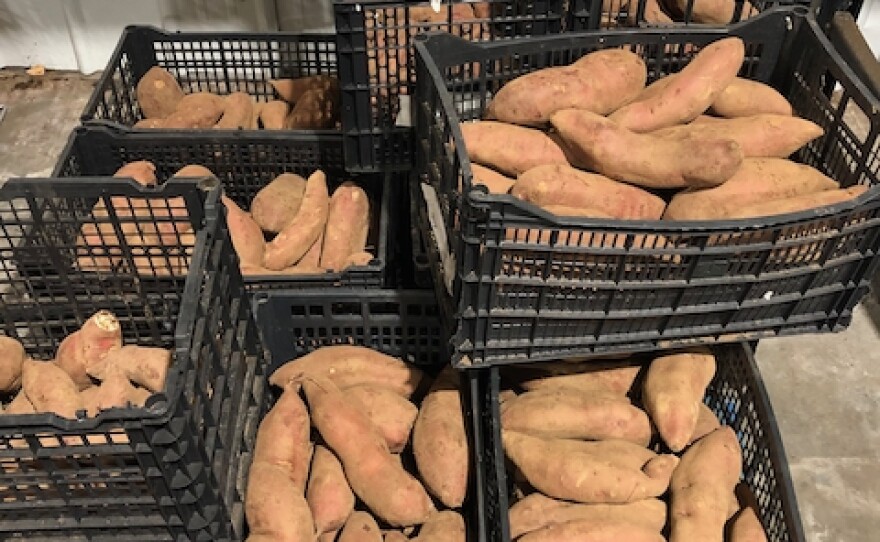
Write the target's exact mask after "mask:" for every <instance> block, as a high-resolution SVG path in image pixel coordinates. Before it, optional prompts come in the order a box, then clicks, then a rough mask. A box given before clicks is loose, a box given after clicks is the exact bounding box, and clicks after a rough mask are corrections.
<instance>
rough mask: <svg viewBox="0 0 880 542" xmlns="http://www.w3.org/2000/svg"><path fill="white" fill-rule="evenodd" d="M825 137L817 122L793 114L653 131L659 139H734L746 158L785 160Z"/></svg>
mask: <svg viewBox="0 0 880 542" xmlns="http://www.w3.org/2000/svg"><path fill="white" fill-rule="evenodd" d="M822 134H823V130H822V128H821V127H820V126H819V125H817V124H815V123H814V122H811V121H808V120H805V119H801V118H798V117H792V116H791V115H766V114H764V115H755V116H752V117H740V118H735V119H719V120H718V121H717V122H706V121H702V122H697V121H695V122H692V123H690V124H685V125H681V126H671V127H669V128H663V129H662V130H657V131H656V132H651V135H653V136H655V137H659V138H681V137H689V138H694V139H732V140H733V141H736V142H737V143H739V146H740V148H741V149H742V152H743V156H744V157H746V158H749V157H777V158H786V157H788V156H790V155H791V154H793V153H794V152H795V151H797V150H798V149H800V148H801V147H803V146H804V145H806V144H807V143H809V142H810V141H812V140H814V139H816V138H817V137H820V136H821V135H822Z"/></svg>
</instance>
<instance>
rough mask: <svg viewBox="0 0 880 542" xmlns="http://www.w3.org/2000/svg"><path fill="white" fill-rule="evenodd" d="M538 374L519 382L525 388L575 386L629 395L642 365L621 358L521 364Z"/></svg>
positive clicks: (523, 369)
mask: <svg viewBox="0 0 880 542" xmlns="http://www.w3.org/2000/svg"><path fill="white" fill-rule="evenodd" d="M517 369H520V370H522V371H525V372H534V373H538V376H536V377H532V378H528V379H527V380H524V381H522V382H520V387H522V388H523V389H525V390H529V391H531V390H541V389H554V388H574V389H576V390H583V391H594V390H605V391H609V392H612V393H618V394H620V395H626V394H627V393H629V391H630V389H631V388H632V386H633V382H635V380H636V377H637V376H638V374H639V371H641V365H622V364H621V363H620V362H619V361H612V362H602V361H589V362H583V363H567V362H562V363H541V364H530V365H526V366H522V365H521V366H518V367H517Z"/></svg>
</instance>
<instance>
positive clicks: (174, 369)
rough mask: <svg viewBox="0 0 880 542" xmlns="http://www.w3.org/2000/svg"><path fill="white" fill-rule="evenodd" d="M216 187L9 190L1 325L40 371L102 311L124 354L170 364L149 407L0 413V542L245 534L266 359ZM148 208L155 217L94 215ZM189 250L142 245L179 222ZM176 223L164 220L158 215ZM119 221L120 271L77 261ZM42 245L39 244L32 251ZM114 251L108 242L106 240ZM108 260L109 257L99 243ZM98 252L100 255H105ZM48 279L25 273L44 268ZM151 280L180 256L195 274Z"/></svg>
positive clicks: (1, 227)
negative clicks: (97, 228)
mask: <svg viewBox="0 0 880 542" xmlns="http://www.w3.org/2000/svg"><path fill="white" fill-rule="evenodd" d="M219 196H220V190H219V189H218V188H217V183H216V181H215V180H213V179H203V180H202V181H200V182H195V181H192V180H189V181H172V182H169V183H166V184H165V185H164V186H162V187H160V188H157V189H142V188H141V187H139V186H137V185H136V184H135V183H134V182H133V181H129V180H118V179H117V180H114V179H108V178H88V179H76V180H73V179H26V180H11V181H9V182H7V183H6V184H5V185H4V186H3V187H2V188H0V261H2V262H3V263H2V266H0V292H2V294H0V295H2V304H0V325H2V333H3V334H5V335H7V336H10V337H16V338H17V339H19V340H20V341H21V342H22V343H23V345H24V346H25V349H26V351H27V354H28V355H29V356H30V357H32V358H34V359H41V360H49V359H52V358H54V356H55V352H56V349H57V347H58V344H59V343H60V341H61V340H62V339H63V338H64V337H65V336H66V335H68V334H69V333H71V332H74V331H76V329H78V328H79V326H80V325H81V324H82V323H83V322H84V321H85V320H86V319H88V318H89V317H90V316H91V315H92V314H93V313H94V312H96V311H98V310H100V309H108V310H111V311H113V312H114V313H115V314H116V315H117V316H118V317H119V319H120V324H121V326H122V330H123V335H124V339H125V343H126V344H139V345H144V346H161V347H165V348H169V349H171V350H172V352H173V357H172V366H171V368H170V370H169V375H168V380H167V381H166V384H165V388H164V390H163V391H162V392H161V393H159V394H156V395H154V396H153V397H152V398H151V399H150V400H149V401H148V405H147V407H146V408H144V409H141V408H121V409H111V410H106V411H103V412H101V413H99V415H98V416H97V417H93V418H86V419H77V420H72V419H64V418H60V417H58V416H56V415H55V414H26V415H19V416H0V462H2V464H3V469H2V472H0V487H2V490H0V491H2V493H3V495H4V498H3V499H2V500H0V533H2V534H0V538H3V539H19V538H21V539H39V540H43V539H52V538H57V539H64V540H82V539H88V540H102V539H103V540H109V539H116V540H118V539H119V538H124V539H126V540H173V541H183V540H203V541H210V540H234V539H238V538H240V536H241V533H242V527H243V521H244V518H243V505H242V498H243V493H244V486H243V485H242V483H241V480H240V477H241V474H242V473H243V472H244V469H246V468H247V465H248V464H249V460H250V459H249V458H250V452H251V447H252V446H253V442H254V438H255V435H256V426H255V424H254V422H255V420H258V419H259V418H260V416H261V414H262V410H263V409H264V408H265V403H266V393H265V371H266V369H267V365H268V355H267V352H265V351H264V349H263V346H262V344H261V342H260V337H259V332H258V329H257V327H256V322H255V320H254V318H253V314H252V312H251V306H250V303H249V302H248V297H247V294H246V291H245V289H244V285H243V283H242V280H241V276H240V274H239V271H238V258H237V256H236V255H235V252H234V250H233V248H232V244H231V242H230V239H229V233H228V229H227V226H226V222H225V218H224V215H223V213H220V212H218V210H220V209H222V207H221V206H220V204H219ZM111 197H114V198H117V200H116V205H115V206H114V207H113V208H115V209H121V208H123V207H124V206H123V205H122V202H120V201H119V200H118V199H119V198H121V199H123V200H124V203H125V204H127V205H139V206H144V205H148V206H149V209H150V212H148V213H147V214H146V216H139V217H131V216H129V217H126V216H121V215H117V216H111V217H110V218H97V217H95V216H94V215H93V213H92V209H93V206H94V205H95V204H96V203H97V202H98V201H99V200H101V201H103V203H104V204H105V206H107V208H108V209H110V208H111V207H110V206H111V205H112V204H111V199H110V198H111ZM173 209H178V210H180V211H186V214H183V215H182V216H181V215H175V216H177V217H178V218H176V221H177V223H178V224H189V225H190V226H191V227H192V229H193V230H194V232H195V236H194V238H192V239H187V238H186V237H185V236H184V235H175V238H176V242H172V241H170V240H169V239H168V238H166V239H165V242H164V243H162V242H159V241H144V242H143V243H136V244H131V243H130V242H129V240H128V238H126V236H125V235H122V232H123V230H125V231H126V233H128V234H130V233H131V231H129V230H134V231H138V232H144V231H147V230H148V229H151V228H154V227H156V226H157V225H159V224H161V223H162V222H164V221H167V220H169V219H168V218H163V216H164V217H167V216H168V215H167V211H168V210H173ZM162 211H166V213H164V214H163V213H162ZM96 223H98V224H112V225H113V226H114V227H115V231H116V232H118V234H117V235H111V236H107V237H105V238H104V240H103V247H102V248H104V249H106V250H107V251H109V252H111V253H112V252H115V253H117V254H118V255H119V256H120V257H121V258H122V260H123V262H124V263H125V265H123V266H121V267H119V268H118V269H117V270H116V271H115V272H114V273H101V272H90V271H89V272H87V271H83V270H81V269H80V268H79V267H77V266H71V265H67V264H68V263H69V262H71V261H76V259H77V257H78V256H85V253H84V250H85V249H83V247H82V246H78V244H77V242H76V239H77V236H78V235H79V233H80V231H81V228H82V226H83V225H84V224H96ZM32 239H39V240H40V241H41V242H40V243H38V244H33V243H31V242H30V241H31V240H32ZM111 239H112V240H111ZM99 248H101V247H99ZM95 252H98V249H96V250H95ZM36 253H39V254H40V255H42V257H43V258H44V261H45V262H46V265H45V267H44V273H43V274H42V275H33V274H31V275H22V274H20V273H19V272H18V271H17V270H16V268H15V262H17V261H20V260H22V259H25V260H26V259H29V258H33V257H36ZM145 255H147V256H146V257H148V258H150V259H151V262H152V264H153V266H154V267H153V269H158V268H160V267H161V266H167V265H169V264H170V262H171V261H177V260H176V259H175V258H182V259H183V260H184V261H183V264H184V265H185V266H186V267H185V268H186V269H187V270H188V273H183V272H181V273H178V274H176V275H175V276H172V277H169V278H168V279H166V280H163V281H161V282H160V281H157V280H155V278H154V277H153V276H152V273H151V269H150V268H146V269H145V268H144V267H140V268H139V267H137V265H136V260H135V259H136V258H138V257H141V258H143V257H145Z"/></svg>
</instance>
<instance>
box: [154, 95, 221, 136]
mask: <svg viewBox="0 0 880 542" xmlns="http://www.w3.org/2000/svg"><path fill="white" fill-rule="evenodd" d="M225 109H226V104H225V101H224V98H222V97H221V96H217V95H216V94H212V93H210V92H196V93H195V94H187V95H186V96H184V97H183V98H182V99H181V100H180V102H178V104H177V108H176V109H175V110H174V112H173V113H171V114H170V115H168V117H166V118H165V122H164V124H163V126H162V127H163V128H210V127H212V126H214V125H215V124H217V121H219V120H220V117H221V116H222V115H223V113H224V111H225Z"/></svg>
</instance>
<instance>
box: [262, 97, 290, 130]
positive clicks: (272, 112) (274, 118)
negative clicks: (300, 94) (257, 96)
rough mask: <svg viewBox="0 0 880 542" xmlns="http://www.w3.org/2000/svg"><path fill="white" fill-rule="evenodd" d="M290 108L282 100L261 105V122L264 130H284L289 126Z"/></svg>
mask: <svg viewBox="0 0 880 542" xmlns="http://www.w3.org/2000/svg"><path fill="white" fill-rule="evenodd" d="M288 113H290V106H289V105H288V104H287V102H284V101H281V100H272V101H270V102H266V103H264V104H262V105H260V122H261V123H262V125H263V129H264V130H283V129H284V128H285V126H286V124H287V115H288Z"/></svg>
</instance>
